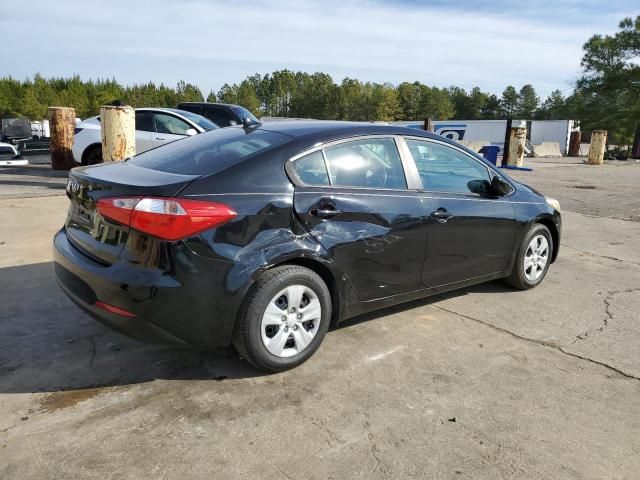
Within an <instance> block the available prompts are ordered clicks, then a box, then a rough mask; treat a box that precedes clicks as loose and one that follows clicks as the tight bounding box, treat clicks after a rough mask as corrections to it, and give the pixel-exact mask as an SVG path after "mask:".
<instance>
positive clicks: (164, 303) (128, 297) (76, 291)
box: [53, 229, 230, 346]
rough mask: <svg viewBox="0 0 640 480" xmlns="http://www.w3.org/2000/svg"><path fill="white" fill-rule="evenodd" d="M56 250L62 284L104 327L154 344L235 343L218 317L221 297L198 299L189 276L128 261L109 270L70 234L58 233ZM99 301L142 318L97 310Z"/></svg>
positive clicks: (54, 254) (70, 295)
mask: <svg viewBox="0 0 640 480" xmlns="http://www.w3.org/2000/svg"><path fill="white" fill-rule="evenodd" d="M53 244H54V245H53V246H54V248H53V256H54V272H55V276H56V279H57V281H58V284H59V285H60V287H61V288H62V290H63V291H64V292H65V294H66V295H67V296H68V297H69V298H70V299H71V300H72V301H73V302H74V303H76V304H77V305H78V306H79V307H80V308H82V309H83V310H84V311H85V312H87V313H88V314H89V315H91V316H92V317H93V318H95V319H96V320H98V321H99V322H101V323H103V324H104V325H106V326H108V327H110V328H112V329H113V330H115V331H117V332H120V333H122V334H124V335H127V336H129V337H132V338H136V339H139V340H143V341H146V342H152V343H164V344H166V343H169V344H185V343H190V344H198V345H208V346H214V345H228V344H229V343H230V334H229V332H226V331H225V329H224V328H223V327H224V325H225V321H224V320H225V319H224V318H220V317H219V318H216V317H215V316H214V315H212V314H214V313H215V312H216V311H217V310H218V309H216V307H215V303H216V299H215V297H212V296H211V295H209V296H208V297H207V298H205V299H201V298H198V299H194V297H193V294H194V292H193V291H191V289H190V288H187V287H185V285H184V284H185V283H187V284H189V283H190V282H191V279H190V278H189V276H188V275H187V278H182V279H181V280H182V281H180V280H179V278H180V275H179V274H178V273H177V272H174V273H175V275H168V274H167V272H163V271H161V270H158V269H155V268H145V267H141V266H139V265H133V264H130V263H128V262H124V261H118V262H116V263H114V264H113V265H109V266H105V265H103V264H100V263H97V262H95V261H93V260H92V259H91V258H89V257H87V256H86V255H84V254H83V253H82V252H80V251H79V250H77V249H76V248H75V247H74V246H73V245H72V244H71V243H70V242H69V239H68V238H67V235H66V233H65V231H64V229H62V230H60V231H59V232H58V233H56V235H55V237H54V241H53ZM200 277H204V275H200ZM210 278H211V277H210ZM215 278H216V277H215V276H213V278H212V279H213V280H215ZM203 280H204V279H203ZM97 301H100V302H104V303H106V304H108V305H111V306H114V307H117V308H120V309H124V310H126V311H127V312H131V313H132V314H134V315H136V316H135V317H128V316H124V315H119V314H116V313H112V312H109V311H106V310H104V309H103V308H100V307H98V306H97V304H96V302H97ZM203 302H204V303H205V305H204V306H203Z"/></svg>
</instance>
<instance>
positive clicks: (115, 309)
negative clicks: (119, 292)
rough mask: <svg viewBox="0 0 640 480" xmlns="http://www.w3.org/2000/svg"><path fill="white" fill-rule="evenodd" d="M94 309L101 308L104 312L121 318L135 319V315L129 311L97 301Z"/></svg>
mask: <svg viewBox="0 0 640 480" xmlns="http://www.w3.org/2000/svg"><path fill="white" fill-rule="evenodd" d="M94 305H95V306H96V307H98V308H101V309H102V310H106V311H107V312H110V313H115V314H116V315H122V316H123V317H129V318H134V317H137V315H136V314H135V313H131V312H130V311H129V310H125V309H124V308H120V307H114V306H113V305H109V304H108V303H104V302H101V301H100V300H98V301H97V302H96V303H95V304H94Z"/></svg>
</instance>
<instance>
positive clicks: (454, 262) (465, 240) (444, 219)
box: [406, 138, 516, 287]
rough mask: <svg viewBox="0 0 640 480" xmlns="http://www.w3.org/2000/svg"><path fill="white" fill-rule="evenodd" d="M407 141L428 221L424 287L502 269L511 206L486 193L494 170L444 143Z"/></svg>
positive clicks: (509, 242) (511, 233)
mask: <svg viewBox="0 0 640 480" xmlns="http://www.w3.org/2000/svg"><path fill="white" fill-rule="evenodd" d="M406 143H407V146H408V147H409V148H408V150H409V151H410V152H411V156H412V157H413V159H414V161H415V163H416V167H417V169H418V173H419V175H420V178H421V180H422V184H423V191H424V196H423V201H424V202H425V206H426V212H427V215H428V222H429V227H428V235H429V245H428V247H427V255H426V258H425V262H424V268H423V274H422V283H423V286H425V287H437V286H442V285H447V284H452V283H456V282H460V281H464V280H470V279H473V278H479V277H483V276H485V275H490V274H493V273H498V272H503V271H505V270H506V269H507V267H508V265H509V262H510V259H511V254H512V252H513V248H514V242H515V235H516V220H515V208H514V206H513V204H512V203H511V202H510V201H509V199H508V197H496V196H492V195H490V193H489V184H490V182H491V178H492V175H495V172H493V171H492V170H490V169H489V168H488V167H487V166H486V165H484V163H483V162H481V161H480V160H479V159H476V158H473V157H472V156H471V155H469V154H467V153H466V152H464V151H463V150H461V149H457V148H455V147H453V146H450V145H448V144H445V143H440V142H437V141H429V140H424V139H410V138H407V139H406Z"/></svg>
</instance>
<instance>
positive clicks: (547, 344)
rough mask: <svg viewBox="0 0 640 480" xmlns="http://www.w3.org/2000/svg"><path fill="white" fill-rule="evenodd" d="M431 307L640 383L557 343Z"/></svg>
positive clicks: (441, 308) (613, 368)
mask: <svg viewBox="0 0 640 480" xmlns="http://www.w3.org/2000/svg"><path fill="white" fill-rule="evenodd" d="M432 306H433V307H434V308H437V309H439V310H442V311H444V312H448V313H451V314H453V315H457V316H459V317H462V318H466V319H468V320H472V321H474V322H476V323H479V324H480V325H484V326H485V327H489V328H491V329H493V330H496V331H498V332H501V333H505V334H507V335H510V336H511V337H513V338H515V339H518V340H522V341H525V342H528V343H532V344H535V345H540V346H543V347H547V348H552V349H554V350H557V351H558V352H560V353H563V354H565V355H567V356H569V357H573V358H577V359H579V360H584V361H585V362H589V363H592V364H594V365H598V366H600V367H604V368H606V369H607V370H611V371H612V372H615V373H617V374H618V375H621V376H623V377H624V378H628V379H631V380H638V381H640V377H636V376H635V375H632V374H630V373H627V372H625V371H624V370H620V369H619V368H616V367H614V366H612V365H609V364H607V363H604V362H600V361H598V360H594V359H592V358H589V357H585V356H583V355H580V354H578V353H573V352H570V351H568V350H566V349H565V348H563V347H562V346H560V345H558V344H557V343H554V342H549V341H547V340H537V339H535V338H529V337H525V336H522V335H518V334H517V333H514V332H512V331H511V330H507V329H506V328H502V327H498V326H497V325H493V324H492V323H489V322H485V321H484V320H480V319H479V318H475V317H471V316H469V315H465V314H463V313H458V312H455V311H453V310H449V309H448V308H444V307H440V306H437V305H432Z"/></svg>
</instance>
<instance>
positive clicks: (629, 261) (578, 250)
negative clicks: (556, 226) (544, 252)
mask: <svg viewBox="0 0 640 480" xmlns="http://www.w3.org/2000/svg"><path fill="white" fill-rule="evenodd" d="M560 246H562V247H564V248H569V249H571V250H575V251H576V252H580V253H584V254H586V255H589V256H590V257H597V258H604V259H605V260H613V261H615V262H622V263H630V264H631V265H637V266H640V263H639V262H634V261H633V260H623V259H621V258H617V257H612V256H609V255H598V254H597V253H593V252H589V251H587V250H582V249H580V248H576V247H572V246H571V245H567V244H566V243H560Z"/></svg>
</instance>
